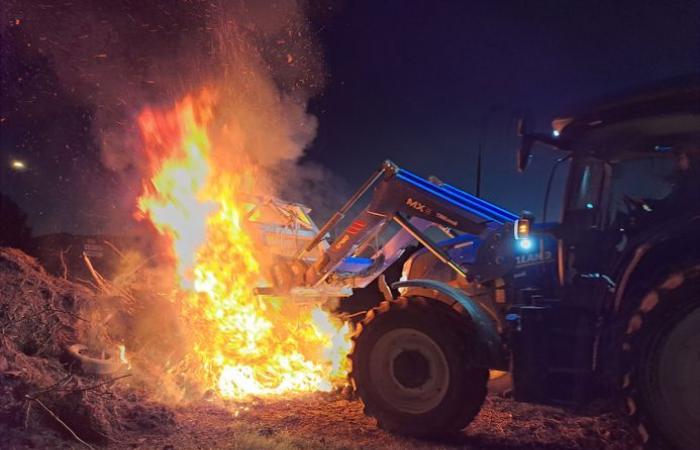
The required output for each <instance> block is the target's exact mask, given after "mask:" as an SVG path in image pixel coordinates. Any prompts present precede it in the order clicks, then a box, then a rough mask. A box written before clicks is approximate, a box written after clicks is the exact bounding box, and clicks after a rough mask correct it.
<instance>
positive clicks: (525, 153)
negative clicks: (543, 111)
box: [516, 118, 535, 172]
mask: <svg viewBox="0 0 700 450" xmlns="http://www.w3.org/2000/svg"><path fill="white" fill-rule="evenodd" d="M517 134H518V136H519V137H520V145H519V146H518V151H517V153H516V158H517V160H516V164H517V167H518V172H523V171H525V169H526V168H527V165H528V163H529V162H530V154H531V153H532V146H533V144H534V143H535V139H534V138H533V136H532V135H530V134H529V133H528V132H527V129H526V124H525V119H524V118H520V119H518V128H517Z"/></svg>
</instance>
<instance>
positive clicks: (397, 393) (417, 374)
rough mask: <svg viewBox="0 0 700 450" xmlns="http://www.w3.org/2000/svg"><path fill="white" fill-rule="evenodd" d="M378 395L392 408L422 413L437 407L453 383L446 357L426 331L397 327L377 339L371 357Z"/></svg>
mask: <svg viewBox="0 0 700 450" xmlns="http://www.w3.org/2000/svg"><path fill="white" fill-rule="evenodd" d="M369 366H370V376H371V378H372V383H373V385H374V386H375V387H376V390H377V393H378V395H379V396H380V397H381V398H382V399H383V400H384V402H386V403H387V404H388V405H390V406H391V407H392V408H394V409H396V410H398V411H401V412H405V413H409V414H422V413H425V412H428V411H430V410H432V409H434V408H436V407H437V406H438V405H439V404H440V402H442V400H443V399H444V398H445V394H446V393H447V389H448V387H449V383H450V370H449V365H448V363H447V358H446V357H445V354H444V352H443V351H442V349H441V348H440V346H439V345H438V344H437V343H436V342H435V341H434V340H433V339H432V338H430V337H429V336H428V335H427V334H425V333H422V332H420V331H418V330H415V329H413V328H398V329H395V330H392V331H389V332H388V333H386V334H384V335H383V336H382V337H381V338H379V339H378V340H377V343H376V344H375V345H374V347H373V349H372V351H371V353H370V358H369Z"/></svg>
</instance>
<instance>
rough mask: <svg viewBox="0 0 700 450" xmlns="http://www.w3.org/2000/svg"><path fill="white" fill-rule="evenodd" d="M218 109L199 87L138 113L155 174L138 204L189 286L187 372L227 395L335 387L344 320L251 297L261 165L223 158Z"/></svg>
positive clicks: (257, 275) (257, 276)
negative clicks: (253, 200)
mask: <svg viewBox="0 0 700 450" xmlns="http://www.w3.org/2000/svg"><path fill="white" fill-rule="evenodd" d="M215 106H216V96H215V95H214V93H213V92H211V91H209V90H203V91H201V92H200V93H199V94H198V95H195V96H188V97H186V98H185V99H183V100H182V101H180V102H179V103H177V104H176V105H175V107H174V108H173V109H172V110H166V111H161V110H156V109H151V108H149V109H146V110H144V111H143V112H142V113H141V115H140V116H139V126H140V129H141V133H142V136H143V142H144V147H145V152H146V155H147V158H148V163H149V168H150V170H151V172H152V177H151V179H150V180H149V182H148V183H146V185H145V186H144V193H143V195H142V196H141V197H140V199H139V205H138V206H139V211H140V214H141V215H143V216H144V217H147V218H148V219H150V220H151V221H152V223H153V224H154V225H155V227H156V228H157V229H158V230H159V231H160V232H161V233H162V234H164V235H166V236H167V237H168V238H169V239H170V240H171V242H172V248H173V253H174V255H173V256H174V257H175V259H176V263H177V271H178V275H179V277H180V280H181V289H182V290H183V291H184V292H185V295H184V296H183V297H184V300H183V304H182V308H181V314H182V318H183V320H184V321H185V322H186V324H187V326H188V330H187V333H188V335H189V338H190V342H189V349H190V350H189V354H188V356H187V357H186V360H185V361H184V363H183V366H182V367H181V371H182V375H183V376H184V377H186V378H187V379H188V380H193V381H195V382H196V383H197V384H199V385H200V387H203V388H204V389H210V388H211V389H215V390H216V391H217V392H218V393H219V394H220V395H222V396H224V397H229V398H241V397H244V396H246V395H251V394H254V395H271V394H280V393H286V392H298V391H314V390H330V389H331V387H332V383H333V381H334V379H336V378H339V377H342V376H343V375H344V371H345V367H343V364H344V361H345V355H346V354H347V351H348V348H349V345H348V340H347V339H346V336H347V333H348V329H347V325H345V326H340V324H336V323H335V322H334V321H333V320H332V319H331V318H330V317H329V316H328V315H327V314H326V313H325V312H323V311H321V310H320V309H317V308H316V309H308V308H306V309H304V308H301V307H299V306H297V305H294V304H290V302H285V299H283V298H273V299H271V298H261V297H258V296H256V295H255V287H256V285H257V284H258V283H259V282H260V280H261V279H262V275H263V269H262V267H261V261H260V258H258V255H260V254H263V253H262V252H260V251H259V249H256V246H257V245H258V244H257V240H256V239H255V238H254V237H252V236H251V232H250V230H249V229H246V223H245V220H244V218H245V215H246V213H247V211H248V209H247V207H246V203H245V202H244V201H243V200H242V198H243V196H244V195H245V194H247V193H250V190H251V189H256V185H255V184H254V183H252V181H251V180H255V179H256V176H257V175H256V170H255V167H254V166H253V165H252V164H247V165H246V164H238V165H237V166H236V169H234V170H232V169H231V168H230V164H229V165H227V164H226V163H225V161H224V160H225V159H226V157H227V156H230V152H228V153H227V152H226V148H224V147H223V146H221V147H220V146H218V145H215V144H214V142H213V141H214V140H213V139H212V136H213V135H214V134H213V133H212V131H213V128H214V127H215V124H214V122H215V121H214V110H215ZM222 134H226V133H222ZM244 188H245V189H244ZM244 190H245V192H244ZM263 252H264V250H263Z"/></svg>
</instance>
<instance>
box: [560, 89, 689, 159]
mask: <svg viewBox="0 0 700 450" xmlns="http://www.w3.org/2000/svg"><path fill="white" fill-rule="evenodd" d="M583 111H584V112H582V113H579V114H574V115H571V116H568V117H563V118H558V119H555V120H554V121H553V122H552V127H553V129H554V135H555V136H557V141H558V142H561V145H557V146H558V147H560V148H562V149H566V150H571V151H574V152H584V153H589V154H592V155H595V156H598V157H603V158H606V159H607V158H612V159H616V158H622V157H629V156H635V155H640V154H649V153H653V152H662V153H671V152H678V151H683V152H700V76H692V77H684V78H683V79H675V80H671V81H667V82H663V83H660V84H656V85H653V86H647V87H644V88H642V89H636V90H634V91H631V92H630V91H628V92H626V93H625V94H624V95H617V96H614V97H608V98H606V99H603V100H602V101H598V102H596V103H594V104H592V105H589V106H588V107H587V108H585V109H584V110H583Z"/></svg>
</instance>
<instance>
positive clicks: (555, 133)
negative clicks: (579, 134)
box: [552, 130, 561, 138]
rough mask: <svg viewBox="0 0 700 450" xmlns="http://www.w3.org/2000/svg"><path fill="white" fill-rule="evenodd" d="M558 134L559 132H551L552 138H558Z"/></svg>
mask: <svg viewBox="0 0 700 450" xmlns="http://www.w3.org/2000/svg"><path fill="white" fill-rule="evenodd" d="M560 134H561V133H559V130H552V136H554V137H555V138H557V137H559V135H560Z"/></svg>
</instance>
